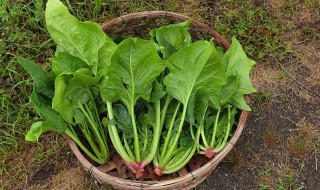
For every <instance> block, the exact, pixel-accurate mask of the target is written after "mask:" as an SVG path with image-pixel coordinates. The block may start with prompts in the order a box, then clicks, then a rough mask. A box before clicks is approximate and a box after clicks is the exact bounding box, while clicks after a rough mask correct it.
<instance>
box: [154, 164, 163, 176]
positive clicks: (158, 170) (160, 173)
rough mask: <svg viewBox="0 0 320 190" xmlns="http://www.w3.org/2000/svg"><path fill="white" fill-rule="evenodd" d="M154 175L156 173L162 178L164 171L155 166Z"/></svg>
mask: <svg viewBox="0 0 320 190" xmlns="http://www.w3.org/2000/svg"><path fill="white" fill-rule="evenodd" d="M154 173H156V174H157V175H158V176H162V174H163V170H162V169H160V168H158V166H155V168H154Z"/></svg>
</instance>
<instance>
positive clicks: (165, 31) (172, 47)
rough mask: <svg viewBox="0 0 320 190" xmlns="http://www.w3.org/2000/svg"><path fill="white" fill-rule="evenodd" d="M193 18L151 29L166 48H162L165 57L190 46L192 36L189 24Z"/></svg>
mask: <svg viewBox="0 0 320 190" xmlns="http://www.w3.org/2000/svg"><path fill="white" fill-rule="evenodd" d="M190 23H191V19H190V20H187V21H185V22H181V23H178V24H170V25H167V26H162V27H160V28H155V29H153V30H151V31H150V36H151V37H152V38H153V39H154V40H155V41H156V42H157V43H158V44H159V45H160V46H163V47H164V48H162V49H161V52H162V54H163V58H164V59H168V58H169V57H170V56H171V55H172V54H174V53H176V52H177V51H179V50H181V49H183V48H184V47H187V46H189V45H190V44H191V43H192V41H191V36H190V33H189V31H188V30H189V24H190Z"/></svg>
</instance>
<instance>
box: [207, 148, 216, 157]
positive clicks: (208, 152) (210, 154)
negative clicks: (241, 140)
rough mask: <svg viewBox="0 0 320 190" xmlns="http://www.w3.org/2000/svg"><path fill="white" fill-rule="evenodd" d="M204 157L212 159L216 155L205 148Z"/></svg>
mask: <svg viewBox="0 0 320 190" xmlns="http://www.w3.org/2000/svg"><path fill="white" fill-rule="evenodd" d="M205 155H206V157H208V158H212V157H214V156H215V155H216V153H215V152H214V150H212V149H211V148H207V149H206V150H205Z"/></svg>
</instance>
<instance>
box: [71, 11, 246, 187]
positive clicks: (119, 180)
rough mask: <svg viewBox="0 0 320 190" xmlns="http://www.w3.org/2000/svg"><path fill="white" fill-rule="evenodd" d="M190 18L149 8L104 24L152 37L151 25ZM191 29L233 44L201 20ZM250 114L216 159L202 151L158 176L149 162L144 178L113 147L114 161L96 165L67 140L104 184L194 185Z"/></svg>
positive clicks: (115, 31) (113, 31)
mask: <svg viewBox="0 0 320 190" xmlns="http://www.w3.org/2000/svg"><path fill="white" fill-rule="evenodd" d="M188 19H189V17H188V16H184V15H181V14H177V13H172V12H167V11H145V12H138V13H133V14H129V15H125V16H121V17H118V18H116V19H113V20H111V21H109V22H105V23H103V24H102V26H101V27H102V29H103V30H104V31H105V32H106V33H107V34H108V35H109V36H113V35H117V36H122V37H140V38H146V39H149V38H150V37H149V34H148V33H149V31H150V29H152V28H156V27H160V26H163V25H167V24H171V23H178V22H182V21H185V20H188ZM189 31H190V33H191V35H192V38H193V40H194V41H196V40H200V39H207V40H208V39H211V38H212V37H213V38H214V42H215V43H216V45H220V46H221V47H223V48H224V49H225V50H227V49H228V48H229V47H230V44H229V43H228V42H227V41H226V40H225V39H224V38H222V36H221V35H220V34H219V33H217V32H216V31H214V30H213V29H211V28H210V27H209V26H207V25H206V24H203V23H201V22H199V21H197V20H193V21H192V23H191V24H190V30H189ZM245 100H246V102H247V103H249V102H250V98H249V96H248V95H247V96H246V97H245ZM247 116H248V112H247V111H242V112H241V115H240V118H239V124H238V127H237V129H236V131H235V133H234V135H233V136H232V138H231V139H230V140H229V142H228V144H227V145H226V147H225V148H224V149H223V150H222V151H221V152H219V153H218V154H217V155H216V156H215V157H214V158H213V159H211V160H209V159H207V158H206V157H204V156H202V155H197V156H195V157H194V158H192V159H191V160H190V162H189V163H188V164H187V165H186V166H185V167H183V168H182V169H181V170H179V171H178V172H176V173H173V174H170V175H163V176H161V177H158V176H157V175H156V174H155V173H154V172H153V168H152V166H150V165H149V166H148V167H146V168H145V174H144V175H143V176H142V178H140V179H139V180H136V179H135V177H134V175H133V173H132V172H131V171H130V170H128V168H127V166H126V165H125V163H124V162H123V160H122V159H121V157H120V156H119V155H118V154H117V153H116V152H115V151H114V150H112V148H111V159H110V162H108V163H107V164H105V165H100V166H99V165H93V164H94V163H93V162H91V161H90V160H89V159H88V158H87V157H85V156H84V155H83V154H82V152H81V151H80V150H79V149H78V147H77V145H76V144H75V142H74V141H73V140H72V139H71V138H69V137H67V143H68V145H69V147H70V148H71V150H72V152H73V153H74V155H75V156H76V157H77V158H78V160H79V161H80V162H81V164H82V165H83V167H84V168H85V169H86V170H87V171H88V172H89V173H90V174H92V176H93V177H94V178H95V179H96V180H97V181H98V182H99V183H101V184H103V185H106V186H108V185H111V186H112V187H114V188H115V189H126V190H133V189H145V190H161V189H170V190H173V189H191V188H193V187H195V186H196V185H198V184H199V183H201V182H202V181H203V180H205V179H206V177H207V176H208V175H209V174H210V172H211V171H213V170H214V169H215V167H216V166H217V165H218V164H219V163H220V162H221V161H222V160H223V159H224V158H225V157H226V155H227V154H228V153H229V152H230V150H231V149H232V147H233V146H234V144H235V143H236V142H237V140H238V138H239V137H240V134H241V132H242V130H243V129H244V127H245V123H246V120H247Z"/></svg>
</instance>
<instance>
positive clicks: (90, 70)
mask: <svg viewBox="0 0 320 190" xmlns="http://www.w3.org/2000/svg"><path fill="white" fill-rule="evenodd" d="M45 16H46V24H47V28H48V31H49V33H50V35H51V37H52V39H53V40H54V41H55V42H56V43H57V49H56V53H55V56H54V57H53V58H52V59H51V61H52V72H50V73H47V72H46V71H45V70H43V69H42V68H41V67H40V66H39V65H37V64H36V63H34V62H32V61H30V60H26V59H24V58H22V57H18V56H17V59H18V61H19V62H20V64H21V65H22V66H23V67H24V68H25V69H26V70H27V71H28V72H29V73H30V75H31V77H32V78H33V80H34V89H33V92H32V95H31V97H30V99H31V101H32V102H33V104H34V106H35V108H36V111H37V113H38V114H39V115H40V116H41V117H43V119H44V121H40V122H37V123H35V124H34V125H32V126H31V128H30V130H29V131H28V133H27V135H26V140H30V141H37V140H38V138H39V136H40V135H41V134H42V133H43V132H45V131H49V130H56V131H58V132H60V133H66V134H67V135H68V136H70V137H71V138H72V139H73V140H74V141H75V142H76V143H77V144H78V146H79V147H80V148H81V149H82V150H83V152H84V153H85V154H87V155H88V156H89V157H90V158H91V159H92V160H93V161H95V162H97V163H99V164H104V163H105V162H106V161H107V159H108V157H109V151H108V145H107V136H108V135H109V137H110V140H111V143H112V146H113V147H114V149H115V150H116V151H117V152H118V153H119V154H120V156H121V157H122V158H123V160H124V161H125V163H126V164H127V165H128V168H129V169H131V170H132V171H133V172H134V173H135V174H136V177H137V178H139V177H140V176H141V175H142V174H143V172H144V168H145V167H146V166H147V165H148V164H149V163H150V162H153V164H154V168H155V173H156V174H158V175H159V176H160V175H162V174H169V173H173V172H175V171H177V170H179V169H181V168H182V167H183V166H184V165H185V164H187V163H188V162H189V160H190V159H191V158H192V157H193V156H194V154H195V153H196V152H198V153H200V154H205V155H206V156H207V157H213V156H214V155H215V154H216V153H218V152H219V151H221V150H222V149H223V148H224V146H225V145H226V143H227V140H228V138H229V136H230V135H231V131H232V126H233V125H234V124H236V118H237V117H236V114H237V110H240V109H242V110H248V111H250V107H249V106H248V105H247V104H246V103H245V101H244V95H245V94H250V93H252V92H254V91H255V89H254V88H253V87H252V84H251V81H250V78H249V73H250V70H251V69H252V67H253V65H254V61H252V60H250V59H249V58H248V57H247V56H246V54H245V52H244V51H243V49H242V47H241V45H240V44H239V42H238V41H237V40H236V39H235V38H233V39H232V44H231V47H230V48H229V49H228V50H227V51H226V52H224V51H223V50H222V49H220V48H218V47H215V45H214V43H213V42H212V41H205V40H199V41H196V42H193V41H192V38H191V35H190V33H189V31H188V30H189V25H190V23H191V20H188V21H185V22H182V23H178V24H171V25H168V26H163V27H160V28H156V29H153V30H151V31H150V36H151V39H150V40H145V39H139V38H127V39H124V40H123V41H121V42H120V43H119V44H116V43H114V42H113V41H112V39H111V38H110V37H108V36H107V35H106V34H105V33H104V32H103V31H102V29H101V28H100V27H99V25H98V24H96V23H92V22H80V21H78V20H77V19H76V18H75V17H73V16H72V15H71V14H70V13H69V11H68V10H67V8H66V7H65V6H64V5H63V4H62V3H61V2H60V1H59V0H49V1H48V3H47V8H46V15H45ZM81 138H82V139H83V138H84V139H86V144H87V145H85V144H83V141H81Z"/></svg>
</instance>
